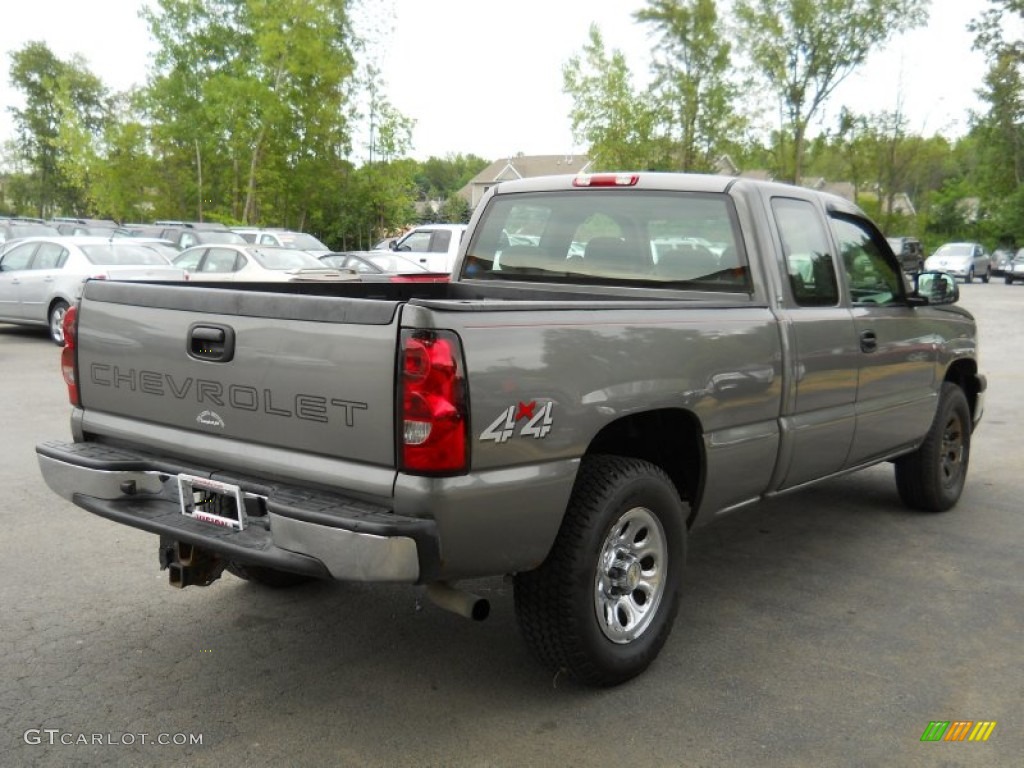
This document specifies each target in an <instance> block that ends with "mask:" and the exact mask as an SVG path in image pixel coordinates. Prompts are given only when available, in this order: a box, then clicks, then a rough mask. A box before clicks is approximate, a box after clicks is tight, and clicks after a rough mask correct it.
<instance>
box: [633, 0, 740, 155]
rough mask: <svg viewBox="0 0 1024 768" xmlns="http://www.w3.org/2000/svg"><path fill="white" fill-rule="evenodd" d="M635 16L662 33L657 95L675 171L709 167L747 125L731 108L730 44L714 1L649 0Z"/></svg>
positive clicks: (657, 56) (657, 50) (733, 91)
mask: <svg viewBox="0 0 1024 768" xmlns="http://www.w3.org/2000/svg"><path fill="white" fill-rule="evenodd" d="M635 16H636V18H637V19H638V20H639V21H641V22H644V23H647V24H650V25H651V26H653V27H654V28H655V29H656V30H657V31H658V33H659V35H660V44H659V45H657V46H655V48H654V52H655V60H654V63H653V64H652V71H653V72H654V75H655V81H654V82H655V88H656V92H655V96H654V98H655V101H656V103H657V108H658V109H659V111H660V112H661V123H662V124H663V126H664V129H665V131H666V133H667V134H668V135H669V136H670V137H671V141H672V144H673V145H674V147H675V153H674V154H675V156H676V160H677V163H676V167H675V170H681V171H710V170H712V167H713V161H714V160H715V159H716V155H717V154H718V153H719V152H720V151H721V147H722V145H723V142H724V141H725V140H727V138H728V137H730V136H736V135H738V134H739V133H740V132H741V131H742V130H743V127H744V126H743V121H742V120H741V119H740V117H739V115H738V113H737V112H736V110H735V109H734V107H733V104H734V101H735V99H736V96H737V87H736V85H735V84H733V83H732V82H731V81H730V74H731V71H732V67H731V63H730V58H731V49H732V46H731V45H730V43H729V42H728V41H727V40H726V38H725V37H724V36H723V34H722V31H721V23H720V19H719V17H718V12H717V9H716V3H715V0H649V1H648V7H647V8H644V9H643V10H641V11H638V12H637V13H636V14H635Z"/></svg>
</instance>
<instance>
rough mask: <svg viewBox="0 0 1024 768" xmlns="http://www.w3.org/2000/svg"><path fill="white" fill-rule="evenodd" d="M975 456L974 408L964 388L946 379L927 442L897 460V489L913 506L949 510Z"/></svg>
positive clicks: (926, 509)
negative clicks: (972, 439)
mask: <svg viewBox="0 0 1024 768" xmlns="http://www.w3.org/2000/svg"><path fill="white" fill-rule="evenodd" d="M970 458H971V409H970V406H968V404H967V397H966V396H965V395H964V391H963V390H962V389H960V387H958V386H957V385H956V384H951V383H949V382H945V383H944V384H943V385H942V390H941V392H940V395H939V407H938V410H937V411H936V413H935V419H934V420H933V421H932V426H931V428H930V429H929V430H928V435H927V437H925V440H924V443H922V444H921V447H920V448H918V449H917V450H916V451H914V453H911V454H909V455H907V456H903V457H902V458H899V459H897V460H896V488H897V489H898V490H899V494H900V499H902V500H903V503H904V504H906V505H907V506H908V507H910V508H912V509H920V510H923V511H925V512H945V511H946V510H947V509H950V508H951V507H953V506H954V505H955V504H956V503H957V501H959V499H960V494H961V493H962V492H963V489H964V482H965V481H966V479H967V467H968V464H969V462H970Z"/></svg>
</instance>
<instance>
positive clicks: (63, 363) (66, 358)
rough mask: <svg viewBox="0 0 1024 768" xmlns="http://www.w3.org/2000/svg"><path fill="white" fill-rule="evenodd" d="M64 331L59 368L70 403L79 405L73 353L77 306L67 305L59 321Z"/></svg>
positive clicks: (76, 330)
mask: <svg viewBox="0 0 1024 768" xmlns="http://www.w3.org/2000/svg"><path fill="white" fill-rule="evenodd" d="M61 330H62V331H63V332H64V349H62V350H61V351H60V370H61V373H63V374H64V383H66V384H67V385H68V400H70V401H71V404H72V405H79V400H78V364H77V361H76V359H75V358H76V355H75V344H76V342H77V340H78V339H77V338H76V335H77V333H78V307H69V308H68V311H67V312H65V313H64V320H63V322H61Z"/></svg>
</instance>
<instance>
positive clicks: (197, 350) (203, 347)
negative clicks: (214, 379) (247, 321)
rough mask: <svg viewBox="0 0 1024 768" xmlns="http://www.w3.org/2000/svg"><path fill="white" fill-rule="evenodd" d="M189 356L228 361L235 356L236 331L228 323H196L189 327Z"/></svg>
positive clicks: (212, 360) (221, 361)
mask: <svg viewBox="0 0 1024 768" xmlns="http://www.w3.org/2000/svg"><path fill="white" fill-rule="evenodd" d="M187 352H188V356H189V357H191V358H194V359H196V360H204V361H206V362H211V363H226V362H229V361H230V360H231V358H233V357H234V356H235V332H234V330H232V329H231V328H229V327H228V326H226V325H210V324H206V323H196V324H195V325H193V326H191V327H190V328H189V329H188V344H187Z"/></svg>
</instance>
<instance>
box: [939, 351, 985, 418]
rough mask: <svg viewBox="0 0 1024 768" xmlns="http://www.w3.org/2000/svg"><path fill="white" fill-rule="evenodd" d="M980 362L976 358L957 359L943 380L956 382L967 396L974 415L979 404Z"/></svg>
mask: <svg viewBox="0 0 1024 768" xmlns="http://www.w3.org/2000/svg"><path fill="white" fill-rule="evenodd" d="M977 373H978V363H977V362H976V361H974V360H957V361H956V362H954V363H953V364H952V365H951V366H949V370H948V371H946V377H945V378H944V379H943V381H948V382H950V383H952V384H956V385H957V386H958V387H960V389H962V390H963V391H964V394H965V395H966V396H967V403H968V405H970V407H971V414H972V415H974V414H975V411H976V408H977V404H978V376H977Z"/></svg>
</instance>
